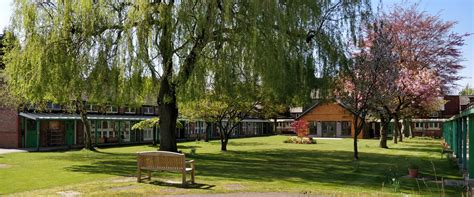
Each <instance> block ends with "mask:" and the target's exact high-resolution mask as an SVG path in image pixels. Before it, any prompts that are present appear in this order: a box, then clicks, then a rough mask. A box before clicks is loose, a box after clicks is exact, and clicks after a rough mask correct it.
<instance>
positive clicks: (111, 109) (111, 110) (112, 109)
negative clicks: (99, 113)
mask: <svg viewBox="0 0 474 197" xmlns="http://www.w3.org/2000/svg"><path fill="white" fill-rule="evenodd" d="M106 112H107V113H111V114H116V113H118V108H117V106H113V105H111V106H107V110H106Z"/></svg>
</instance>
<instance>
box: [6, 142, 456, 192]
mask: <svg viewBox="0 0 474 197" xmlns="http://www.w3.org/2000/svg"><path fill="white" fill-rule="evenodd" d="M284 139H286V137H284V136H271V137H255V138H247V139H231V141H230V144H229V146H228V149H229V151H228V152H221V151H219V149H220V144H219V142H218V141H212V142H210V143H206V142H185V143H180V144H178V145H179V149H180V150H182V151H183V152H184V153H186V156H187V157H188V158H190V159H194V160H195V161H196V165H197V166H196V168H197V172H196V181H197V184H196V185H192V186H190V187H188V188H180V187H179V184H169V183H166V182H169V181H168V180H171V181H176V182H178V181H179V180H180V175H178V174H176V173H155V176H154V179H152V181H151V182H145V183H136V182H135V179H134V178H133V176H134V173H135V170H136V167H135V166H136V157H135V154H134V153H135V152H138V151H146V150H156V147H151V146H145V145H143V146H131V147H120V148H106V149H99V152H90V151H68V152H45V153H14V154H7V155H0V164H7V166H6V168H5V166H4V168H0V194H11V193H17V192H23V193H20V194H19V195H32V194H35V195H40V194H44V195H48V194H57V192H61V191H76V192H80V193H83V194H90V195H97V196H99V195H104V194H108V195H110V194H117V195H153V194H160V195H162V194H189V193H228V192H294V193H311V194H336V195H344V194H347V195H354V194H362V195H364V194H383V195H390V194H394V195H399V194H400V193H408V194H420V192H421V194H425V195H439V194H440V193H441V191H442V186H441V185H439V184H438V185H437V184H434V183H432V181H421V180H420V181H418V183H417V182H416V181H415V180H413V179H407V178H399V179H397V178H398V177H400V176H404V175H406V174H407V166H408V163H409V162H411V161H414V162H417V163H418V164H419V165H420V169H421V173H422V174H423V176H424V177H428V178H431V179H434V177H435V173H434V170H433V165H432V164H434V166H435V169H436V176H437V178H438V179H440V177H444V178H445V179H446V178H448V179H460V174H459V173H458V170H457V169H456V168H455V167H454V165H453V164H452V163H451V162H450V161H448V160H447V159H441V158H440V150H441V146H440V144H439V140H415V139H412V140H406V141H405V142H402V143H399V144H397V145H395V144H390V143H389V146H390V149H381V148H378V147H377V145H378V141H377V140H360V141H359V151H360V161H359V162H354V161H353V160H352V154H353V153H352V140H351V139H344V140H318V144H312V145H303V144H284V143H283V141H284ZM193 149H194V152H195V153H194V154H191V152H192V150H193ZM392 178H396V179H395V180H398V181H399V184H392V183H390V182H389V181H388V180H391V179H392ZM397 187H399V189H397ZM445 192H446V194H447V195H460V192H461V189H460V188H452V187H446V188H445Z"/></svg>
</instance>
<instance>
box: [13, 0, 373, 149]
mask: <svg viewBox="0 0 474 197" xmlns="http://www.w3.org/2000/svg"><path fill="white" fill-rule="evenodd" d="M37 2H38V1H33V0H30V1H28V0H16V1H15V14H14V16H13V18H14V23H13V25H12V27H10V28H11V30H12V32H14V33H15V34H16V35H17V36H18V37H19V38H20V39H19V42H18V43H11V45H13V46H14V47H13V50H11V52H9V53H7V55H6V56H7V70H9V71H8V73H9V75H11V82H10V83H12V90H13V92H14V93H15V94H16V95H21V96H23V97H25V98H27V100H29V101H31V102H40V101H43V100H45V99H47V100H52V101H55V102H61V101H70V100H74V101H76V104H77V105H78V108H79V109H83V106H82V103H83V102H82V101H84V100H85V99H87V100H88V101H96V102H108V103H123V102H125V101H127V102H141V101H143V100H144V98H145V96H144V95H147V94H152V95H155V94H156V103H157V104H158V106H159V114H160V120H159V122H160V123H159V124H160V130H161V132H160V139H161V143H160V149H161V150H166V151H177V146H176V136H175V135H176V134H175V129H176V120H177V117H178V102H186V101H187V100H192V99H193V97H195V96H189V95H190V93H196V94H195V95H203V94H204V93H206V92H209V91H203V90H211V89H212V90H215V92H216V93H218V92H219V91H217V90H218V89H221V90H226V91H220V92H221V93H220V94H225V95H227V93H229V92H232V91H230V90H231V88H233V86H234V85H236V84H242V83H241V82H246V81H247V80H243V79H242V77H244V76H248V77H251V78H252V80H248V82H250V81H251V82H252V83H253V84H254V86H256V87H257V86H258V89H259V91H258V92H261V93H259V94H261V95H265V97H268V98H272V99H278V100H280V101H282V102H286V101H290V102H303V101H307V100H308V99H307V98H308V97H307V95H308V94H309V92H310V89H312V88H314V87H313V86H314V80H312V79H314V78H315V73H316V72H319V73H330V72H331V70H333V68H336V67H337V65H338V64H340V63H341V61H342V60H343V57H344V53H343V52H344V50H343V46H344V42H345V41H347V40H348V39H350V38H351V36H353V35H355V33H354V32H356V29H357V26H358V25H357V24H358V22H360V19H361V18H364V16H365V10H366V9H369V8H370V6H369V5H368V3H367V1H362V0H353V1H332V0H323V1H312V0H299V1H276V0H269V1H237V0H235V1H223V0H206V1H197V0H196V1H191V0H190V1H174V0H167V1H160V0H134V1H132V0H112V1H105V0H104V1H101V0H95V1H92V0H82V1H81V0H58V1H56V2H55V3H46V4H44V3H37ZM230 60H232V61H230ZM207 62H210V63H209V64H208V63H207ZM10 65H11V66H10ZM230 71H232V72H234V71H240V72H242V73H244V74H234V75H231V76H232V77H228V76H226V75H227V74H228V73H227V72H230ZM226 77H227V78H226ZM310 79H311V80H310ZM232 80H234V81H235V80H237V81H238V82H237V83H236V84H234V83H233V82H232ZM212 84H213V85H212ZM187 87H196V88H194V89H193V88H187ZM184 91H187V93H186V94H184V93H183V94H181V92H184ZM178 95H180V96H182V97H183V98H179V99H178ZM81 114H82V115H81V117H82V116H84V118H83V121H84V123H85V124H86V129H89V130H90V125H87V121H86V119H87V117H86V115H85V113H81ZM86 133H89V132H86Z"/></svg>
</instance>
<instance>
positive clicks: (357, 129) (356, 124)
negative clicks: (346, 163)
mask: <svg viewBox="0 0 474 197" xmlns="http://www.w3.org/2000/svg"><path fill="white" fill-rule="evenodd" d="M362 118H363V119H365V116H364V117H362ZM353 120H354V136H353V138H354V160H359V150H358V148H357V136H359V134H360V133H361V131H362V129H364V126H365V122H364V120H361V123H360V125H359V116H358V115H354V119H353Z"/></svg>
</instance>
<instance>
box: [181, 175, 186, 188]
mask: <svg viewBox="0 0 474 197" xmlns="http://www.w3.org/2000/svg"><path fill="white" fill-rule="evenodd" d="M182 174H183V175H182V177H183V180H182V185H183V186H186V172H183V173H182Z"/></svg>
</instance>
